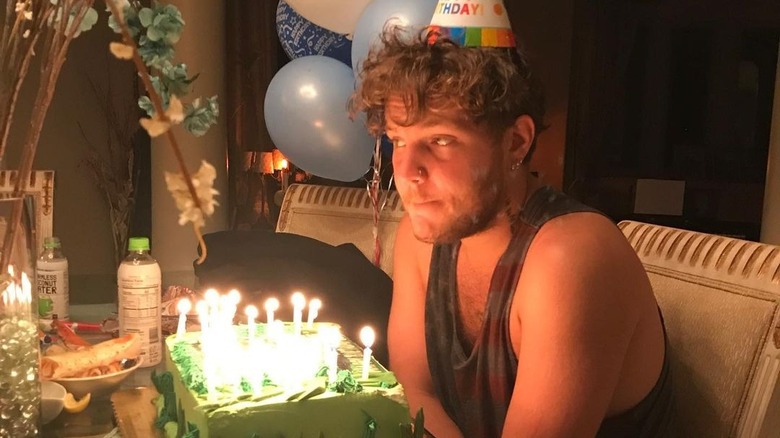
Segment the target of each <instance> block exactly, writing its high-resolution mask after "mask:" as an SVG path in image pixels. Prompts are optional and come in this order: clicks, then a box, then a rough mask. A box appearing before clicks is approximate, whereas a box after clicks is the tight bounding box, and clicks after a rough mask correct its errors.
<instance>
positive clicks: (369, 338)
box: [360, 326, 376, 348]
mask: <svg viewBox="0 0 780 438" xmlns="http://www.w3.org/2000/svg"><path fill="white" fill-rule="evenodd" d="M375 340H376V335H375V334H374V329H372V328H371V327H368V326H365V327H363V328H362V329H361V330H360V342H362V343H363V345H364V346H365V347H366V348H371V346H372V345H374V341H375Z"/></svg>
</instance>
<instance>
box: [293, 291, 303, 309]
mask: <svg viewBox="0 0 780 438" xmlns="http://www.w3.org/2000/svg"><path fill="white" fill-rule="evenodd" d="M292 303H293V308H295V309H303V308H304V307H306V298H305V297H304V296H303V294H302V293H300V292H295V293H294V294H292Z"/></svg>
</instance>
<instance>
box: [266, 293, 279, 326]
mask: <svg viewBox="0 0 780 438" xmlns="http://www.w3.org/2000/svg"><path fill="white" fill-rule="evenodd" d="M277 310H279V300H277V299H276V298H269V299H267V300H266V301H265V315H266V321H265V322H266V324H271V323H273V322H274V312H276V311H277Z"/></svg>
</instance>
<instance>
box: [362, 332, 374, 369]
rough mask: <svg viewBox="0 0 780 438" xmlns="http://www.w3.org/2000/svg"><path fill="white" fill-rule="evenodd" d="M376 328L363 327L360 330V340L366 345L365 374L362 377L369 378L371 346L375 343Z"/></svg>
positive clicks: (364, 356)
mask: <svg viewBox="0 0 780 438" xmlns="http://www.w3.org/2000/svg"><path fill="white" fill-rule="evenodd" d="M375 338H376V336H375V335H374V330H373V329H372V328H371V327H368V326H366V327H363V328H362V329H361V330H360V342H362V343H363V345H364V346H365V347H366V348H365V349H364V350H363V374H362V375H361V377H362V378H363V379H364V380H365V379H368V369H369V368H370V367H371V346H372V345H374V340H375Z"/></svg>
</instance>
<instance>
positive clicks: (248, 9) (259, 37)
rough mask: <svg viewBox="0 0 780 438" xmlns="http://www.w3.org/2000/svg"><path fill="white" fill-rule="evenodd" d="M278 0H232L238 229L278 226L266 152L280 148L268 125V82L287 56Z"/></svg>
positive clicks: (231, 126)
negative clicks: (280, 33) (265, 103)
mask: <svg viewBox="0 0 780 438" xmlns="http://www.w3.org/2000/svg"><path fill="white" fill-rule="evenodd" d="M277 5H278V0H261V1H228V2H226V8H227V11H226V20H227V21H226V23H225V28H226V40H227V47H226V51H227V67H226V80H227V99H226V102H225V105H224V109H223V111H224V113H223V114H225V116H226V118H227V126H228V142H227V144H228V185H229V193H228V204H229V205H228V208H229V211H230V215H231V217H230V224H231V228H233V229H248V228H270V229H273V228H274V227H275V224H276V218H277V217H278V207H276V206H275V205H274V202H273V196H274V194H275V193H276V191H277V190H278V188H279V185H278V183H277V182H276V180H275V179H274V178H273V177H272V176H270V175H265V174H263V173H262V166H261V165H262V160H261V153H262V152H271V151H272V150H273V149H274V145H273V142H272V141H271V137H270V136H269V134H268V129H267V128H266V126H265V120H264V114H263V101H264V98H265V93H266V90H267V89H268V84H269V83H270V82H271V79H272V78H273V77H274V75H275V74H276V72H277V71H278V70H279V68H280V67H281V66H282V65H283V64H284V63H285V62H286V61H287V58H286V56H285V55H284V52H283V50H282V48H281V45H280V44H279V38H278V36H277V33H276V8H277Z"/></svg>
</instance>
